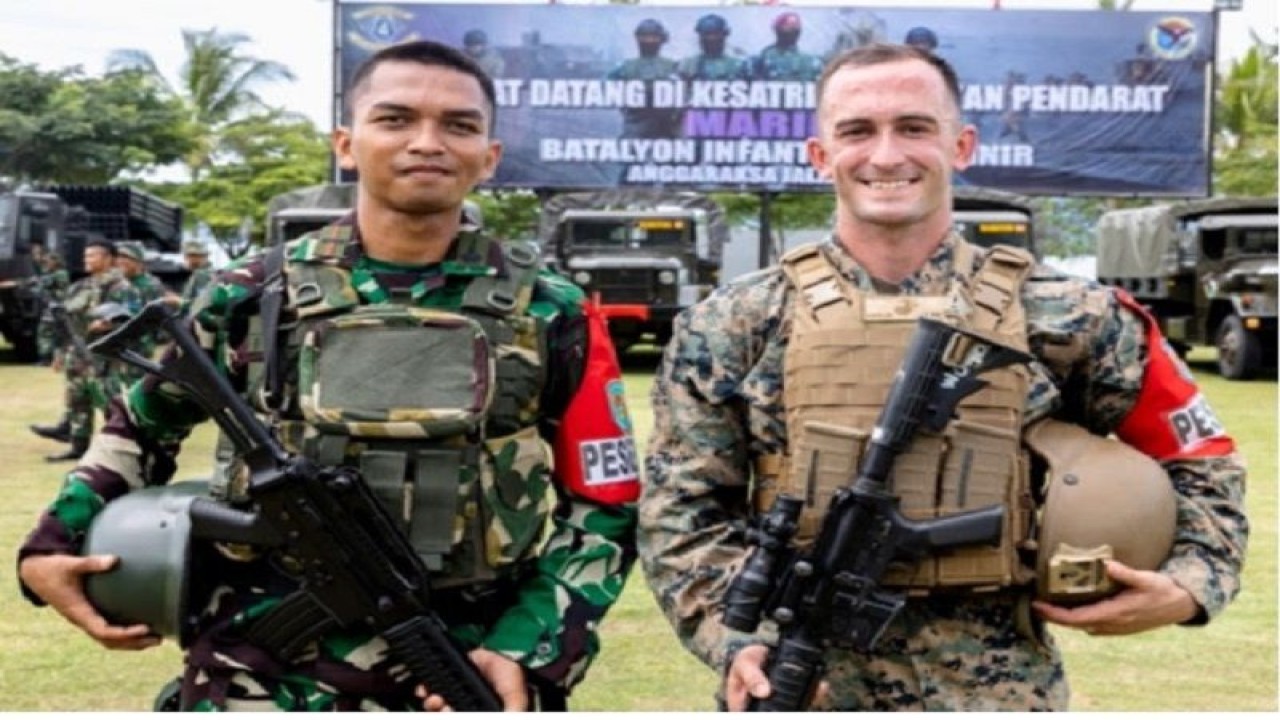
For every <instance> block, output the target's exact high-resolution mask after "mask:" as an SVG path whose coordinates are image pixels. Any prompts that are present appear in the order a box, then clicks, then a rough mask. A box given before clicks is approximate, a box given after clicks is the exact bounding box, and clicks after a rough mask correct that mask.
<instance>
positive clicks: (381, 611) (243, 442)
mask: <svg viewBox="0 0 1280 720" xmlns="http://www.w3.org/2000/svg"><path fill="white" fill-rule="evenodd" d="M157 330H160V331H163V332H164V334H165V335H167V336H168V337H170V338H171V339H172V340H173V341H174V344H175V345H176V348H175V350H174V351H173V352H172V353H171V354H170V355H169V359H167V360H166V361H165V362H163V363H160V362H156V361H153V360H151V359H149V358H146V357H144V356H142V355H141V354H139V353H137V352H136V351H134V350H131V349H130V347H131V346H132V345H133V344H134V342H135V341H136V340H137V339H138V338H139V337H142V336H145V335H146V334H148V333H152V332H156V331H157ZM91 349H92V350H93V351H94V352H96V353H98V354H100V355H105V356H107V357H110V358H115V359H118V360H122V361H124V362H127V363H129V364H131V365H134V366H136V367H139V368H142V369H144V370H146V371H147V372H149V373H152V374H154V375H157V376H159V377H160V378H162V379H164V380H167V381H169V382H172V383H174V384H176V385H178V386H179V387H181V388H183V389H184V390H186V391H187V392H188V393H189V394H190V395H191V397H192V398H193V399H194V400H195V401H196V402H198V403H199V404H200V405H201V406H202V407H203V408H204V409H205V410H206V411H208V413H209V414H210V416H212V418H213V419H214V421H215V422H217V423H218V426H219V427H220V428H221V429H222V431H223V432H224V433H225V434H226V435H227V437H228V438H229V439H230V440H231V442H232V443H233V444H234V445H235V449H236V451H237V454H238V455H239V456H240V457H242V458H243V460H244V462H245V464H246V465H247V467H248V470H249V482H248V492H247V495H248V499H249V507H246V508H239V507H232V506H230V505H227V504H224V503H221V502H217V501H215V500H212V499H209V498H200V499H197V500H196V501H194V502H193V503H192V504H191V510H190V518H191V527H192V530H191V534H192V536H193V537H199V538H202V539H205V540H212V541H221V542H230V543H244V544H249V545H254V546H257V547H262V548H270V549H273V550H275V551H277V552H279V553H280V554H281V555H283V556H285V557H286V558H287V559H288V562H286V563H281V565H282V566H286V567H288V568H290V571H291V572H294V573H296V574H295V579H296V580H297V581H298V589H297V590H295V591H294V592H293V593H292V594H291V595H289V596H288V597H286V598H285V599H284V600H283V601H282V602H281V603H280V604H279V605H277V606H276V607H275V608H273V609H272V610H271V611H270V612H268V613H267V614H265V615H264V616H263V617H262V618H260V619H258V620H257V621H255V623H254V625H253V626H252V627H251V628H250V630H249V636H250V639H251V640H252V641H253V642H254V643H255V644H257V645H258V646H260V647H262V648H263V649H265V650H267V651H269V652H272V653H273V654H275V655H276V656H277V657H279V658H282V659H285V660H289V659H293V658H295V657H297V656H298V654H299V653H300V652H301V651H302V650H303V649H304V648H305V646H306V645H307V643H309V642H311V641H312V640H315V639H317V638H319V637H321V636H323V635H324V634H326V633H328V632H330V631H332V630H336V629H343V630H351V629H362V630H366V631H368V632H371V633H375V634H378V635H381V636H382V637H383V638H384V639H385V640H386V641H387V644H388V645H389V646H390V651H391V654H392V656H393V657H394V658H395V659H397V660H399V661H400V662H402V663H404V665H405V667H406V668H407V669H408V671H409V674H410V676H411V677H412V678H413V680H414V681H416V682H421V683H425V684H426V685H427V686H428V687H429V688H430V689H431V692H433V693H436V694H439V695H441V696H442V697H444V698H445V700H446V701H447V702H448V704H449V705H450V706H451V707H452V708H453V709H455V710H462V711H468V710H469V711H490V712H492V711H498V710H501V709H502V702H501V700H500V699H499V698H498V696H497V694H496V693H495V692H494V691H493V688H491V687H490V686H489V684H488V683H487V682H486V681H485V679H484V677H483V676H482V675H481V674H480V672H479V670H477V669H476V667H475V665H473V664H472V663H471V661H470V660H469V659H468V658H467V656H466V655H465V654H464V653H463V651H462V649H461V648H460V647H459V646H458V645H456V644H455V643H454V641H453V640H452V638H450V637H449V635H448V633H447V632H446V628H445V624H444V621H443V620H441V619H440V617H439V616H438V615H437V614H436V613H435V612H434V611H433V610H432V607H431V593H430V585H429V571H428V570H427V567H426V565H425V564H424V563H423V561H422V559H421V558H420V557H419V556H418V554H417V553H416V552H415V551H414V549H413V546H412V545H410V543H409V541H408V540H407V539H406V538H405V536H404V534H403V533H402V532H401V530H400V528H399V527H398V526H397V524H396V523H395V521H394V519H393V518H392V516H391V515H390V513H389V512H388V511H387V510H386V509H385V508H384V507H383V505H382V504H381V503H380V501H379V500H378V499H377V497H376V496H375V495H374V494H373V492H372V491H371V490H370V489H369V486H368V485H367V484H366V483H365V482H364V480H363V479H362V478H361V477H360V475H359V473H358V472H357V471H355V470H354V469H352V468H349V467H321V466H318V465H316V464H314V463H312V462H311V461H309V460H307V459H306V458H304V457H300V456H297V455H293V454H291V453H289V452H288V451H287V450H286V449H285V448H284V446H283V445H281V444H280V442H279V441H278V440H277V439H276V438H275V437H274V436H273V435H272V434H271V432H270V431H269V430H268V428H267V427H266V426H265V425H264V424H263V423H262V422H261V421H260V420H259V419H258V417H257V416H255V415H254V414H253V411H252V409H251V408H250V407H249V405H248V404H246V403H245V401H244V400H243V399H242V398H241V397H240V395H239V394H237V393H236V391H235V390H234V389H233V388H232V387H231V383H230V382H229V381H228V380H227V378H226V377H225V376H223V375H222V374H221V373H220V372H219V371H218V369H217V368H216V367H215V366H214V364H213V361H212V360H210V358H209V356H208V354H207V353H206V352H205V351H204V349H203V348H201V347H200V345H199V344H198V343H197V342H196V339H195V337H194V336H192V334H191V331H190V330H189V329H188V328H187V326H186V325H185V324H184V321H183V320H182V319H181V318H180V317H179V316H178V315H176V314H175V313H173V312H172V311H171V309H170V308H169V306H168V305H166V304H165V302H164V301H163V300H155V301H153V302H151V303H149V304H148V305H147V306H146V307H145V308H143V310H142V312H141V313H139V314H138V315H137V316H136V317H134V318H133V319H132V320H130V321H129V322H128V323H126V324H125V325H124V326H123V327H121V328H119V329H117V330H115V331H114V332H112V333H111V334H109V335H107V336H106V337H104V338H102V339H101V340H99V341H97V342H95V343H93V345H92V346H91Z"/></svg>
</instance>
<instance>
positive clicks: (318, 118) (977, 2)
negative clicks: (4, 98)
mask: <svg viewBox="0 0 1280 720" xmlns="http://www.w3.org/2000/svg"><path fill="white" fill-rule="evenodd" d="M515 1H517V2H518V1H519V0H515ZM564 1H565V0H561V2H564ZM508 2H511V0H508ZM1000 2H1001V5H1002V7H1003V8H1004V9H1006V10H1020V9H1085V10H1087V9H1091V8H1095V7H1097V2H1096V0H1000ZM576 4H590V3H585V2H580V3H576ZM642 4H654V5H660V4H672V5H677V4H678V5H694V6H700V5H707V6H710V5H717V4H727V3H717V2H714V1H710V0H700V1H699V0H695V1H692V2H690V1H688V0H668V2H650V3H645V2H642ZM782 4H794V5H822V4H833V3H830V2H821V1H819V0H811V1H810V2H804V3H782ZM858 4H859V5H860V6H865V7H873V6H881V7H883V6H896V7H920V6H924V7H928V6H949V7H990V6H991V4H992V0H950V1H948V0H861V1H860V2H859V3H858ZM1276 4H1277V3H1276V0H1244V2H1243V9H1242V10H1239V11H1230V12H1223V13H1222V14H1221V16H1220V17H1221V33H1220V37H1219V46H1218V49H1219V64H1220V66H1221V67H1225V66H1227V64H1228V62H1229V60H1230V59H1231V58H1235V57H1239V56H1240V55H1241V54H1243V53H1244V52H1245V51H1247V50H1248V48H1249V47H1250V45H1251V41H1250V36H1249V30H1250V29H1253V30H1254V31H1256V32H1258V33H1259V34H1260V35H1261V36H1262V37H1263V38H1264V39H1267V40H1269V41H1271V42H1274V41H1275V39H1276V26H1277V23H1276ZM1211 7H1212V0H1136V2H1135V3H1134V5H1133V9H1134V10H1146V11H1162V10H1170V11H1178V10H1181V11H1207V10H1208V9H1210V8H1211ZM332 27H333V5H332V4H331V2H330V0H208V1H200V2H195V1H194V0H0V52H3V53H5V54H7V55H9V56H11V57H14V58H17V59H18V60H20V61H23V62H27V63H35V64H36V65H38V66H40V67H41V68H44V69H46V70H53V69H58V68H63V67H67V66H71V65H79V66H81V67H82V68H83V69H84V71H85V72H86V73H88V74H91V75H97V74H100V73H101V72H102V71H103V68H104V65H105V61H106V57H107V56H108V55H109V54H110V53H111V51H112V50H117V49H121V48H130V49H140V50H145V51H147V52H149V53H150V54H151V56H152V57H153V58H154V59H155V60H156V63H157V64H158V65H159V67H160V68H161V69H162V70H163V71H165V72H166V73H168V74H169V75H170V76H172V75H174V74H176V70H177V68H178V66H179V65H180V64H181V62H182V59H183V48H182V35H181V31H182V30H183V29H192V30H207V29H210V28H216V29H217V30H218V31H220V32H234V33H240V34H243V35H247V36H248V37H249V38H251V40H252V41H251V42H249V43H246V44H245V45H244V46H243V47H242V50H243V51H244V52H245V53H247V54H249V55H252V56H254V57H257V58H260V59H264V60H275V61H277V62H281V63H283V64H284V65H286V66H287V67H289V69H290V70H292V71H293V73H294V75H295V76H296V78H297V79H296V80H295V81H294V82H292V83H275V84H272V85H270V86H265V87H263V88H261V89H260V93H261V94H263V95H264V96H265V97H267V98H268V99H269V100H270V101H271V103H272V104H274V105H279V106H282V107H285V108H287V109H290V110H294V111H297V112H301V113H303V114H305V115H306V116H308V117H310V118H311V119H312V121H313V122H315V123H316V125H317V127H319V128H320V129H321V130H322V131H328V130H329V129H330V125H331V122H330V117H331V108H332V97H331V96H332V93H333V89H332V74H333V64H332V54H333V53H332V45H333V41H332V37H331V36H332Z"/></svg>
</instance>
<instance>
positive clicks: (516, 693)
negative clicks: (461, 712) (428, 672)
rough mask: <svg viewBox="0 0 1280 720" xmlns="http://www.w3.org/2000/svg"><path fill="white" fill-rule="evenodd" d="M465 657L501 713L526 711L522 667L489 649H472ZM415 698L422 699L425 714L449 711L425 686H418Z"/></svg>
mask: <svg viewBox="0 0 1280 720" xmlns="http://www.w3.org/2000/svg"><path fill="white" fill-rule="evenodd" d="M467 657H469V658H470V659H471V662H472V663H473V664H474V665H475V666H476V669H477V670H479V671H480V674H481V675H483V676H484V679H485V680H488V681H489V685H490V686H492V687H493V691H494V692H495V693H497V694H498V697H499V698H500V699H501V700H502V710H503V711H504V712H523V711H525V710H528V709H529V690H528V687H527V686H526V685H525V680H524V668H522V667H520V664H519V663H517V662H516V661H514V660H511V659H510V658H508V657H506V656H505V655H500V654H498V653H496V652H494V651H492V650H486V649H484V648H476V649H474V650H472V651H470V652H468V653H467ZM417 694H418V697H420V698H422V709H423V710H427V711H429V712H450V711H452V710H453V708H452V707H449V704H448V703H447V702H446V701H445V699H444V698H443V697H441V696H440V695H435V694H433V693H432V692H431V688H429V687H427V686H426V685H419V686H418V689H417Z"/></svg>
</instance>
